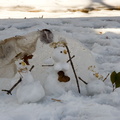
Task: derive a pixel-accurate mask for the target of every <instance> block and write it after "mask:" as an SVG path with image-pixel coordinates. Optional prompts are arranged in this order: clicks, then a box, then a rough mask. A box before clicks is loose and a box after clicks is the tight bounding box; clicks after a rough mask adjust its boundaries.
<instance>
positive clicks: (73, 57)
mask: <svg viewBox="0 0 120 120" xmlns="http://www.w3.org/2000/svg"><path fill="white" fill-rule="evenodd" d="M74 57H75V55H73V56H72V57H71V58H70V59H69V60H68V61H67V63H68V62H70V60H71V59H73V58H74Z"/></svg>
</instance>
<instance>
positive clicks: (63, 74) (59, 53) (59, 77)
mask: <svg viewBox="0 0 120 120" xmlns="http://www.w3.org/2000/svg"><path fill="white" fill-rule="evenodd" d="M52 59H53V64H54V65H53V67H52V68H51V69H50V70H49V75H48V77H47V80H46V82H45V83H44V88H45V91H46V94H48V95H61V94H63V93H65V91H66V90H67V86H68V84H69V81H70V77H69V76H68V75H67V72H68V71H69V63H67V61H68V53H67V50H66V48H65V46H64V45H63V44H61V43H58V44H56V45H55V49H54V51H53V55H52Z"/></svg>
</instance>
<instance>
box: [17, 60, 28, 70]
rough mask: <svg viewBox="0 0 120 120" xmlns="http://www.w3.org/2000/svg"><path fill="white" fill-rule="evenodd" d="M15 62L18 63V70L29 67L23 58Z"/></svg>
mask: <svg viewBox="0 0 120 120" xmlns="http://www.w3.org/2000/svg"><path fill="white" fill-rule="evenodd" d="M15 64H16V65H17V69H18V70H21V69H25V68H27V65H26V63H25V62H24V61H23V60H18V61H16V62H15Z"/></svg>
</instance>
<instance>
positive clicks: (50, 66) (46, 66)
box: [42, 65, 54, 67]
mask: <svg viewBox="0 0 120 120" xmlns="http://www.w3.org/2000/svg"><path fill="white" fill-rule="evenodd" d="M52 66H54V65H42V67H52Z"/></svg>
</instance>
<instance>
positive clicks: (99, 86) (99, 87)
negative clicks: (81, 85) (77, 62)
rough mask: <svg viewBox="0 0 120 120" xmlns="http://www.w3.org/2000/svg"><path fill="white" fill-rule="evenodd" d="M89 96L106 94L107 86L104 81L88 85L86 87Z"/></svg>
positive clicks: (96, 81)
mask: <svg viewBox="0 0 120 120" xmlns="http://www.w3.org/2000/svg"><path fill="white" fill-rule="evenodd" d="M86 88H87V92H88V95H92V96H93V95H96V94H101V93H105V91H106V86H105V84H104V82H103V81H101V80H95V81H92V82H90V83H88V84H87V86H86Z"/></svg>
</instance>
